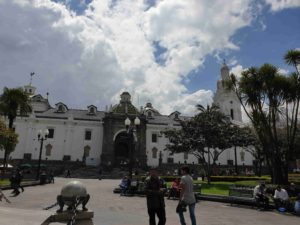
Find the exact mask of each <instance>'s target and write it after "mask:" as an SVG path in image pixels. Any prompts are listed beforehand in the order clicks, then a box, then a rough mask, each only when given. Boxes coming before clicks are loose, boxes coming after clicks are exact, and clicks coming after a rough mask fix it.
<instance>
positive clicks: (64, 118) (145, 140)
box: [0, 62, 254, 167]
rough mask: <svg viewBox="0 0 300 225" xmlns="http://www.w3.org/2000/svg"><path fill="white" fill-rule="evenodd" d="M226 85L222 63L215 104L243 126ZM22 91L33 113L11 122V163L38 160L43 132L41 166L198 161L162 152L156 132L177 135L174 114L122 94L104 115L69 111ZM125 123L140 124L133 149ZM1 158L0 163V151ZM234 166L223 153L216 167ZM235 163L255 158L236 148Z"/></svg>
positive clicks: (227, 153)
mask: <svg viewBox="0 0 300 225" xmlns="http://www.w3.org/2000/svg"><path fill="white" fill-rule="evenodd" d="M228 79H229V68H228V66H227V65H226V64H225V62H224V64H223V65H222V68H221V76H220V79H219V80H218V82H217V91H216V93H215V95H214V103H215V104H217V105H218V106H219V107H220V110H221V111H222V112H223V113H225V114H226V115H228V116H229V117H230V118H231V120H232V121H234V122H235V123H236V124H241V125H242V113H241V105H240V102H239V100H238V98H237V97H236V95H235V93H233V91H231V90H228V89H226V88H225V81H226V80H228ZM24 89H25V91H26V92H27V93H28V94H29V95H30V96H31V103H32V108H33V111H32V113H31V114H29V115H28V116H26V117H18V118H17V119H16V122H15V130H16V132H17V133H18V134H19V143H18V145H17V146H16V149H15V151H14V152H12V153H11V155H10V157H11V158H12V159H26V160H38V159H39V154H40V142H39V141H38V139H37V133H38V132H39V131H44V130H46V129H48V131H49V134H48V137H47V139H46V140H45V141H44V143H43V149H42V155H41V158H42V160H57V161H83V162H84V163H85V164H86V165H91V166H99V165H103V166H105V165H111V166H113V167H118V166H120V165H121V164H123V163H126V162H128V161H129V159H130V157H133V158H132V159H134V163H135V165H139V166H143V165H148V166H151V167H156V166H159V165H161V164H174V163H187V164H198V159H197V158H196V157H195V156H193V155H192V154H184V153H178V154H170V152H168V151H166V150H165V146H166V144H168V143H169V142H168V139H167V138H166V137H164V135H162V133H161V131H164V130H166V129H170V128H176V129H180V120H182V119H186V117H184V116H182V115H181V114H180V112H178V111H175V112H173V113H171V114H170V115H162V114H161V113H160V112H159V110H158V109H156V108H155V107H154V106H153V105H152V104H151V102H148V103H146V105H145V106H144V107H142V108H140V109H138V108H137V107H136V106H134V105H133V104H132V102H131V96H130V93H128V92H123V93H122V94H121V96H120V101H119V103H118V104H115V105H114V106H112V107H111V108H110V109H109V110H106V111H99V110H98V109H97V107H96V106H94V105H89V106H87V108H86V109H71V108H69V107H68V106H67V104H65V103H62V102H58V103H56V104H55V106H54V107H53V106H52V105H50V103H49V101H48V96H47V97H43V96H42V95H40V94H36V88H35V87H34V86H32V85H31V84H29V85H26V86H24ZM127 118H128V119H129V122H131V124H132V125H133V124H134V121H135V120H136V119H137V118H138V121H139V126H137V127H136V128H134V132H133V136H134V137H133V138H134V141H133V143H134V145H133V146H132V143H130V141H128V133H127V130H126V127H125V124H124V121H125V120H126V119H127ZM132 149H133V150H132ZM1 154H2V155H1ZM0 157H3V151H1V152H0ZM234 160H235V155H234V149H228V151H225V152H223V153H222V154H221V155H220V157H219V159H218V161H217V164H219V165H233V164H234ZM236 160H237V164H238V165H247V166H251V165H253V160H254V158H253V156H252V155H251V154H250V153H249V152H247V151H245V150H243V149H242V148H238V149H237V157H236Z"/></svg>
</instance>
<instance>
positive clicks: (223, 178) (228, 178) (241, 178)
mask: <svg viewBox="0 0 300 225" xmlns="http://www.w3.org/2000/svg"><path fill="white" fill-rule="evenodd" d="M268 180H270V178H268V177H254V176H251V177H248V176H211V181H226V182H236V181H268Z"/></svg>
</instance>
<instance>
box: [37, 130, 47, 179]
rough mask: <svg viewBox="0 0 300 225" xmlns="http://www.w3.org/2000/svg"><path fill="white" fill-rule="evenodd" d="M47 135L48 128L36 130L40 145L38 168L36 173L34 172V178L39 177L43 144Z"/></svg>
mask: <svg viewBox="0 0 300 225" xmlns="http://www.w3.org/2000/svg"><path fill="white" fill-rule="evenodd" d="M48 135H49V130H48V129H46V130H44V131H42V130H39V131H38V141H39V142H40V143H41V145H40V155H39V164H38V170H37V174H36V179H37V180H38V179H39V178H40V171H41V160H42V150H43V144H44V141H45V140H47V138H48Z"/></svg>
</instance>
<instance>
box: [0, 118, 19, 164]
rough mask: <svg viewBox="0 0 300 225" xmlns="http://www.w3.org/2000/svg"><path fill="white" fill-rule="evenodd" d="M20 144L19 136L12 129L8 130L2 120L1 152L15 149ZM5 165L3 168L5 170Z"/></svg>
mask: <svg viewBox="0 0 300 225" xmlns="http://www.w3.org/2000/svg"><path fill="white" fill-rule="evenodd" d="M17 143H18V135H17V134H16V133H15V132H13V131H12V130H11V129H8V128H7V127H6V125H5V123H4V122H3V121H2V120H0V150H1V151H2V150H3V149H4V150H6V149H14V148H15V146H16V144H17ZM4 165H5V164H4V163H3V168H4Z"/></svg>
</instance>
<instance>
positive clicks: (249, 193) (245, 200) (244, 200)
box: [228, 187, 256, 206]
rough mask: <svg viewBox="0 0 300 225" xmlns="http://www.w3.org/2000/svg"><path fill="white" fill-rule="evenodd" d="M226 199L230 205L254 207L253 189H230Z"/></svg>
mask: <svg viewBox="0 0 300 225" xmlns="http://www.w3.org/2000/svg"><path fill="white" fill-rule="evenodd" d="M228 198H229V201H230V204H231V205H232V204H241V205H250V206H255V205H256V201H255V198H254V197H253V189H252V188H249V187H230V188H229V197H228Z"/></svg>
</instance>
